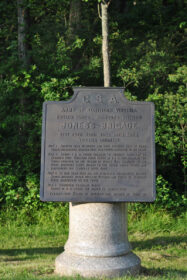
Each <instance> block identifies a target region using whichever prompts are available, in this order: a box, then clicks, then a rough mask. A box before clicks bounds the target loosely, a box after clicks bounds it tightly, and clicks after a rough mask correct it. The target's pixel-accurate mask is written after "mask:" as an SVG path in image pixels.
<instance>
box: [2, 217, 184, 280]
mask: <svg viewBox="0 0 187 280" xmlns="http://www.w3.org/2000/svg"><path fill="white" fill-rule="evenodd" d="M47 220H48V221H49V220H50V219H47ZM186 225H187V221H186V216H185V215H183V216H182V217H180V218H179V217H178V218H172V217H171V216H169V215H168V214H161V213H148V214H145V215H144V216H142V217H139V218H133V216H129V241H130V242H131V245H132V247H133V251H134V252H135V253H136V254H137V255H138V256H139V257H140V258H141V261H142V266H141V271H140V275H139V276H136V277H130V276H127V277H123V278H120V279H168V280H169V279H187V243H186V241H187V240H186V236H185V231H186ZM67 236H68V230H67V226H63V222H62V224H61V223H55V221H51V222H46V223H41V224H37V225H25V224H24V223H20V225H19V223H18V222H17V221H15V222H11V223H8V222H7V223H6V224H4V225H1V227H0V279H1V280H9V279H10V280H22V279H25V280H27V279H28V280H31V279H32V280H34V279H42V280H45V279H51V280H52V279H82V277H80V276H77V277H72V278H70V277H60V276H57V275H55V274H54V262H55V258H56V256H58V254H60V253H61V252H62V251H63V246H64V244H65V242H66V240H67ZM115 279H119V278H115Z"/></svg>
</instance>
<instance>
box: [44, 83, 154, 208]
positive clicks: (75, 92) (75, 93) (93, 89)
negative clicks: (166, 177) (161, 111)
mask: <svg viewBox="0 0 187 280" xmlns="http://www.w3.org/2000/svg"><path fill="white" fill-rule="evenodd" d="M99 89H100V90H102V92H103V91H109V90H110V91H112V92H114V91H115V92H116V93H117V92H118V93H120V95H121V96H122V97H123V98H124V100H125V101H126V102H127V103H128V104H132V105H141V104H151V115H152V120H151V121H152V160H153V165H152V166H153V170H152V172H153V173H152V174H153V181H152V190H153V193H152V199H150V200H148V199H145V200H144V199H125V200H124V199H115V200H108V199H106V198H105V199H102V198H101V199H100V200H99V201H96V200H94V199H91V200H89V199H88V200H86V201H85V200H77V199H76V198H74V199H73V198H71V201H70V200H69V199H63V200H62V199H60V198H55V199H50V200H49V199H47V198H46V197H45V195H44V177H45V142H46V117H47V105H48V104H56V103H58V104H59V103H62V104H69V103H72V102H73V101H74V100H75V99H76V98H77V96H78V94H79V92H82V91H86V92H88V91H91V92H92V93H94V92H95V93H97V94H98V90H99ZM154 111H155V105H154V103H153V102H149V101H148V102H147V101H130V100H128V99H127V98H126V97H125V95H124V88H123V87H117V88H113V87H106V88H105V87H73V96H72V97H71V99H69V100H67V101H45V102H44V103H43V110H42V137H41V169H40V200H41V201H52V202H76V203H79V202H80V203H107V202H109V203H118V202H154V201H155V199H156V156H155V153H156V151H155V119H154Z"/></svg>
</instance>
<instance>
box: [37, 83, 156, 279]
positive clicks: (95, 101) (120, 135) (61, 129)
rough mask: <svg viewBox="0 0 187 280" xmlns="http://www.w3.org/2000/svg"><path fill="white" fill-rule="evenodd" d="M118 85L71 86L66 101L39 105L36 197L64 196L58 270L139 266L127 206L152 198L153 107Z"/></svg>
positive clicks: (107, 271) (117, 272)
mask: <svg viewBox="0 0 187 280" xmlns="http://www.w3.org/2000/svg"><path fill="white" fill-rule="evenodd" d="M123 91H124V90H123V88H74V95H73V97H72V99H71V100H70V101H66V102H65V101H59V102H54V101H49V102H45V103H44V105H43V128H42V157H41V191H40V195H41V199H42V200H43V201H69V202H70V225H69V238H68V241H67V243H66V245H65V251H64V252H63V253H62V254H60V255H59V256H58V257H57V258H56V263H55V271H56V273H58V274H60V275H66V276H71V275H76V274H80V275H82V276H85V277H91V276H95V277H101V276H109V277H113V276H114V277H116V276H122V275H125V274H127V273H131V274H136V273H138V271H139V267H140V259H139V258H138V257H137V256H136V255H135V254H133V253H132V252H131V246H130V244H129V242H128V235H127V204H126V203H125V202H136V201H140V202H145V201H154V199H155V151H154V105H153V103H151V102H131V101H128V100H127V99H126V98H125V97H124V94H123Z"/></svg>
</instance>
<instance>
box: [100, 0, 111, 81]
mask: <svg viewBox="0 0 187 280" xmlns="http://www.w3.org/2000/svg"><path fill="white" fill-rule="evenodd" d="M101 16H102V17H101V22H102V54H103V75H104V87H110V60H109V46H108V4H107V3H106V2H102V3H101Z"/></svg>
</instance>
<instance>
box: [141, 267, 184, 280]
mask: <svg viewBox="0 0 187 280" xmlns="http://www.w3.org/2000/svg"><path fill="white" fill-rule="evenodd" d="M169 275H171V276H172V277H175V275H177V276H179V275H180V276H181V277H184V279H186V277H187V272H185V271H183V270H179V269H165V268H146V267H141V268H140V274H139V276H155V277H156V276H160V277H162V276H169Z"/></svg>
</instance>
